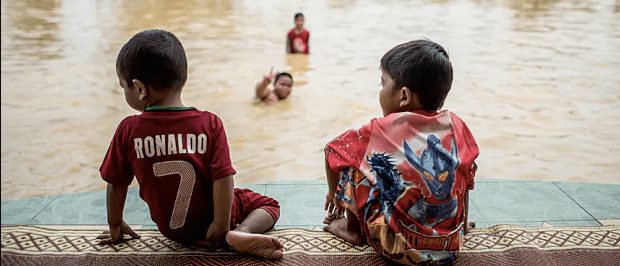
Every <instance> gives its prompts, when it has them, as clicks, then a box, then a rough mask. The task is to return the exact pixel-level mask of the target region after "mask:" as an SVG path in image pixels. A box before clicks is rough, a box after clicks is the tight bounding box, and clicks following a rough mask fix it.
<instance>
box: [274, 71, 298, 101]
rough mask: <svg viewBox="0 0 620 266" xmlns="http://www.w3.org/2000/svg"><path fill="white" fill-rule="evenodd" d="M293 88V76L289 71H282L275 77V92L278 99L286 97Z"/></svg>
mask: <svg viewBox="0 0 620 266" xmlns="http://www.w3.org/2000/svg"><path fill="white" fill-rule="evenodd" d="M292 88H293V76H291V74H289V73H288V72H280V73H278V74H277V75H276V77H275V78H274V79H273V92H274V93H275V94H276V96H278V99H285V98H286V97H288V96H289V95H290V94H291V89H292Z"/></svg>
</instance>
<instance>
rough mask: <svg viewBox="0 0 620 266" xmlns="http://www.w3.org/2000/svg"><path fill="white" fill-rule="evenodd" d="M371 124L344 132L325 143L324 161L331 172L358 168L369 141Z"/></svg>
mask: <svg viewBox="0 0 620 266" xmlns="http://www.w3.org/2000/svg"><path fill="white" fill-rule="evenodd" d="M371 123H372V122H371ZM371 123H368V124H366V125H364V126H362V127H361V128H359V129H350V130H348V131H345V132H344V133H342V134H340V136H338V137H336V138H335V139H333V140H331V141H330V142H328V143H327V145H326V146H325V149H324V151H325V159H326V160H327V164H328V165H329V168H330V169H331V170H332V171H334V172H336V173H339V172H341V171H342V170H344V169H346V168H348V167H356V168H359V166H360V164H361V162H362V159H363V158H364V154H365V153H366V148H367V147H368V143H369V140H370V132H371Z"/></svg>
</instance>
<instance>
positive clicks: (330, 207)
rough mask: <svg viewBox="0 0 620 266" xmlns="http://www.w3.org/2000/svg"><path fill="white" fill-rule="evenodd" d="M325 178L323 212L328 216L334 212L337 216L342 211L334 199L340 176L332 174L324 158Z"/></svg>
mask: <svg viewBox="0 0 620 266" xmlns="http://www.w3.org/2000/svg"><path fill="white" fill-rule="evenodd" d="M325 176H326V178H327V187H328V191H327V195H326V196H325V210H326V211H327V213H328V214H332V213H334V212H336V213H337V214H342V212H343V211H344V210H343V209H342V208H340V206H339V205H338V204H336V201H335V199H334V194H336V187H337V186H338V182H339V181H340V174H338V173H336V172H334V171H333V170H332V169H331V168H329V163H327V158H325Z"/></svg>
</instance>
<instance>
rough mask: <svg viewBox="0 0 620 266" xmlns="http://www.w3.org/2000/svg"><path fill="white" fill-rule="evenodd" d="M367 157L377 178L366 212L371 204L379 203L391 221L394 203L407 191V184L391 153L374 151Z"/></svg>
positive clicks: (382, 211) (366, 213)
mask: <svg viewBox="0 0 620 266" xmlns="http://www.w3.org/2000/svg"><path fill="white" fill-rule="evenodd" d="M366 159H367V161H368V165H370V168H371V170H370V171H371V172H375V177H376V178H375V184H374V186H372V187H371V189H370V193H369V197H368V200H367V201H366V203H367V204H366V210H364V213H365V215H366V216H368V211H369V210H370V206H371V205H372V204H373V203H378V204H379V206H380V210H381V213H383V214H384V215H385V217H386V220H387V221H388V222H389V221H390V219H391V216H392V208H393V207H394V204H395V203H396V201H397V200H398V197H399V196H400V195H401V194H402V193H403V192H404V191H405V184H404V183H403V179H402V178H401V176H400V173H399V172H398V170H396V167H395V166H394V160H393V157H392V156H391V155H387V154H386V153H374V154H372V155H371V156H367V158H366Z"/></svg>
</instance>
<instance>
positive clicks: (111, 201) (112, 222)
mask: <svg viewBox="0 0 620 266" xmlns="http://www.w3.org/2000/svg"><path fill="white" fill-rule="evenodd" d="M127 189H128V186H115V185H112V184H110V183H108V187H107V190H106V206H107V210H108V226H109V227H110V230H105V231H103V233H102V234H101V235H99V236H98V237H97V238H98V239H101V241H99V244H101V245H105V244H114V243H118V242H120V241H122V240H123V235H125V234H127V235H130V236H131V237H134V238H140V235H138V234H137V233H136V232H134V231H133V230H132V229H131V227H130V226H129V225H128V224H127V223H125V221H124V220H123V209H124V208H125V199H126V198H127Z"/></svg>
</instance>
